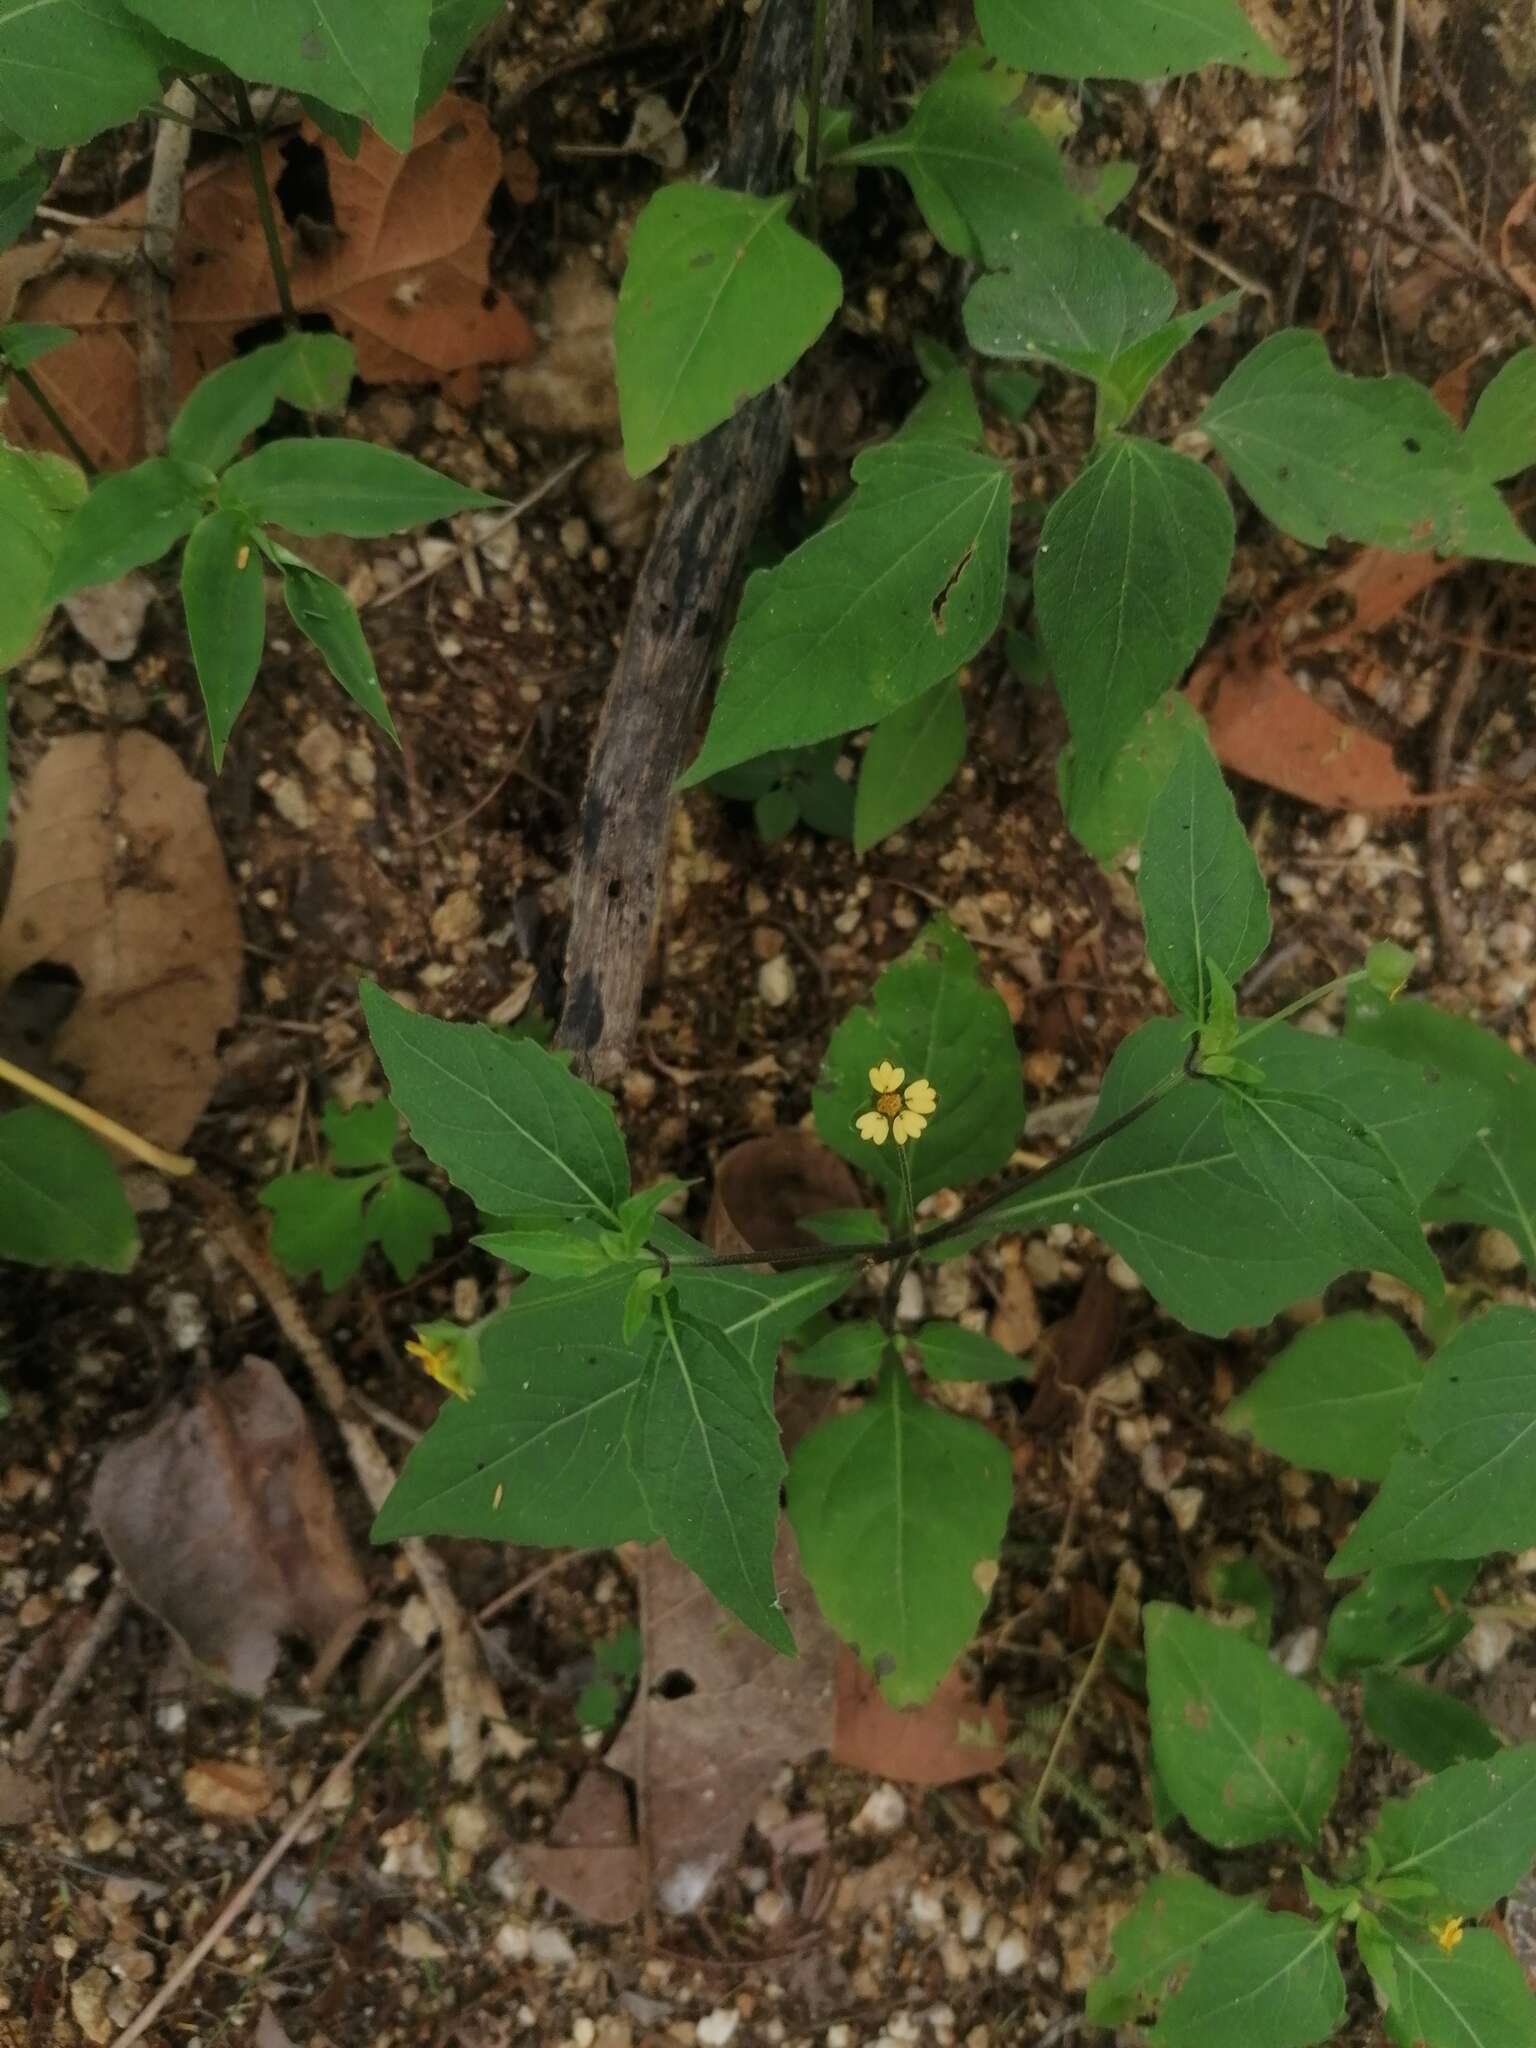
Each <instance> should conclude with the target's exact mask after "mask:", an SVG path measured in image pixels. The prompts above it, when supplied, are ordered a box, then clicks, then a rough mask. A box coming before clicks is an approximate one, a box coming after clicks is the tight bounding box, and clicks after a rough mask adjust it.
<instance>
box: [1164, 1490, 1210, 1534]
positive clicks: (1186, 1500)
mask: <svg viewBox="0 0 1536 2048" xmlns="http://www.w3.org/2000/svg"><path fill="white" fill-rule="evenodd" d="M1204 1506H1205V1488H1204V1487H1203V1486H1170V1487H1169V1489H1168V1512H1169V1513H1170V1514H1171V1515H1172V1516H1173V1523H1174V1527H1175V1528H1176V1529H1178V1530H1179V1531H1180V1533H1181V1534H1182V1535H1185V1536H1187V1535H1188V1534H1189V1532H1190V1530H1191V1529H1193V1528H1194V1526H1195V1524H1196V1522H1198V1521H1199V1519H1200V1510H1201V1509H1202V1508H1203V1507H1204Z"/></svg>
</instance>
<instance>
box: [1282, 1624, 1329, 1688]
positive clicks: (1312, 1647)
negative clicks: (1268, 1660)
mask: <svg viewBox="0 0 1536 2048" xmlns="http://www.w3.org/2000/svg"><path fill="white" fill-rule="evenodd" d="M1322 1646H1323V1636H1322V1631H1321V1629H1318V1628H1315V1627H1314V1626H1313V1625H1312V1623H1310V1622H1308V1623H1307V1624H1306V1626H1305V1627H1304V1628H1298V1629H1296V1630H1295V1631H1294V1632H1293V1633H1292V1634H1290V1635H1288V1636H1284V1637H1282V1638H1281V1640H1280V1641H1279V1642H1278V1643H1277V1644H1276V1645H1275V1656H1276V1658H1277V1659H1278V1661H1279V1664H1280V1668H1281V1670H1282V1671H1289V1673H1290V1674H1291V1676H1292V1678H1305V1677H1306V1675H1307V1673H1308V1672H1309V1671H1310V1670H1312V1668H1313V1667H1314V1665H1315V1664H1316V1663H1317V1654H1318V1651H1319V1650H1320V1649H1321V1648H1322Z"/></svg>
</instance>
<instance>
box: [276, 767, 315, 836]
mask: <svg viewBox="0 0 1536 2048" xmlns="http://www.w3.org/2000/svg"><path fill="white" fill-rule="evenodd" d="M267 794H268V796H270V798H271V799H272V808H273V810H274V811H276V813H277V815H278V816H279V817H280V818H281V819H282V821H283V823H284V824H285V825H292V827H293V828H294V830H295V831H296V832H310V831H313V829H314V824H315V807H314V805H313V804H312V803H311V802H310V800H309V798H308V796H307V795H306V794H305V791H304V785H303V784H302V783H301V782H300V781H299V780H298V778H297V777H296V776H293V775H280V776H279V777H278V779H277V781H276V782H274V783H273V785H272V787H271V789H270V790H268V792H267Z"/></svg>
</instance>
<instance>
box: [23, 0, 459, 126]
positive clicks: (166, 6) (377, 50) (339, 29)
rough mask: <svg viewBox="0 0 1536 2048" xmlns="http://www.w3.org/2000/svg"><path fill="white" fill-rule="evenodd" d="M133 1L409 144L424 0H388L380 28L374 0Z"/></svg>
mask: <svg viewBox="0 0 1536 2048" xmlns="http://www.w3.org/2000/svg"><path fill="white" fill-rule="evenodd" d="M129 4H130V5H131V6H132V8H133V11H134V13H135V14H139V15H142V16H143V17H144V19H145V20H146V21H151V22H153V23H154V25H155V26H156V28H159V29H162V30H163V31H164V32H165V34H166V35H168V36H174V37H176V38H177V40H178V41H180V42H183V43H187V44H189V45H190V46H191V47H192V48H193V49H195V50H199V51H205V52H206V53H207V55H208V56H210V57H216V58H217V59H218V61H219V63H220V64H221V65H222V66H224V67H226V68H227V69H228V70H230V71H233V72H234V73H235V74H236V75H237V76H238V77H240V78H261V79H266V80H267V81H268V82H269V83H271V84H273V85H286V86H288V87H290V88H291V89H292V90H293V91H294V92H302V93H309V94H312V95H313V96H314V97H315V98H316V99H320V100H324V101H325V103H326V104H327V105H328V106H332V107H339V108H341V109H342V110H343V111H344V112H346V113H350V114H362V115H363V116H364V117H365V118H366V119H367V120H369V121H371V122H372V123H373V125H374V127H375V128H377V129H378V131H379V133H380V134H381V135H382V136H383V138H384V140H385V141H386V142H387V143H389V144H390V145H391V146H392V147H393V148H395V149H400V150H407V149H409V148H410V146H411V135H412V131H413V130H414V128H415V125H416V91H417V86H418V83H419V81H420V78H421V70H422V60H423V57H424V55H425V53H426V48H427V23H428V16H429V12H430V9H429V0H390V8H389V16H388V30H387V33H381V23H380V18H379V9H378V5H377V0H263V4H262V5H261V6H260V7H210V6H208V4H207V0H129ZM0 118H3V112H0ZM118 118H119V119H123V118H126V117H125V116H119V117H118ZM105 125H110V124H105Z"/></svg>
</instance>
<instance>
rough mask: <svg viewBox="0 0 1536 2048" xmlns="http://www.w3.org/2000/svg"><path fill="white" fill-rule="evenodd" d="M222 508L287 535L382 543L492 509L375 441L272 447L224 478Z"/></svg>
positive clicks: (481, 496)
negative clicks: (332, 536) (389, 535)
mask: <svg viewBox="0 0 1536 2048" xmlns="http://www.w3.org/2000/svg"><path fill="white" fill-rule="evenodd" d="M219 500H220V503H221V504H224V505H228V506H230V507H232V508H233V509H235V510H238V511H243V512H245V513H247V514H248V515H249V516H250V517H251V518H253V519H260V520H265V521H268V522H270V523H271V524H272V525H273V526H281V527H284V528H286V529H287V531H288V532H290V533H298V534H316V533H347V534H352V535H353V536H355V537H356V538H358V539H362V540H368V539H377V538H378V537H379V536H380V535H383V534H386V533H403V532H404V530H405V529H406V527H408V526H421V525H423V524H425V522H426V521H428V520H431V519H448V518H451V517H452V516H453V514H454V513H456V512H468V511H473V510H474V509H475V508H476V507H479V506H486V505H495V504H497V503H499V502H500V501H499V500H498V499H496V498H490V497H487V496H486V494H485V492H484V491H471V490H469V489H467V488H466V487H465V486H464V485H463V484H460V483H455V482H454V480H453V478H452V477H449V476H442V475H440V474H439V473H438V471H436V470H435V469H428V468H427V466H426V464H425V463H423V462H417V461H415V460H414V459H413V458H412V457H411V456H409V455H400V454H398V453H397V452H396V451H395V450H394V449H393V448H380V447H378V446H376V445H375V444H374V443H373V442H372V441H310V440H292V441H269V442H268V443H267V444H266V446H265V447H264V448H258V449H257V450H256V453H255V454H254V455H247V456H246V457H245V458H244V460H243V461H241V462H237V463H235V464H234V465H233V466H232V467H231V468H229V469H227V470H225V472H224V475H223V478H222V479H221V481H220V484H219Z"/></svg>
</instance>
